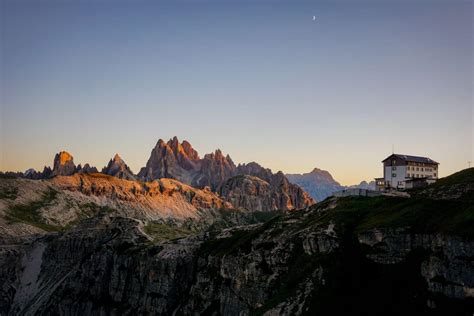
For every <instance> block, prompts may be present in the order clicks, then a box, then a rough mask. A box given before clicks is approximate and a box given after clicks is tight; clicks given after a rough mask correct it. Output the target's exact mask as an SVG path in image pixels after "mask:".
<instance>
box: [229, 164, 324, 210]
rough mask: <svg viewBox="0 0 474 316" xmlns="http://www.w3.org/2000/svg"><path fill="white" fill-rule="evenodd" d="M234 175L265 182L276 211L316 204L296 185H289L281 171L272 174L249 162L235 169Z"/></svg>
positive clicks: (268, 170)
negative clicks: (250, 177) (252, 177)
mask: <svg viewBox="0 0 474 316" xmlns="http://www.w3.org/2000/svg"><path fill="white" fill-rule="evenodd" d="M236 173H237V174H239V175H251V176H254V177H258V178H260V179H262V180H264V181H266V182H267V183H268V184H269V185H270V187H271V191H272V195H273V196H274V198H275V200H276V204H275V205H276V207H277V209H282V210H293V209H301V208H305V207H308V206H310V205H312V204H314V203H316V201H315V200H314V199H313V198H312V197H311V196H310V195H309V194H308V193H306V192H305V191H304V190H303V189H301V188H300V187H299V186H298V185H295V184H292V183H290V182H289V181H288V179H287V178H286V177H285V175H284V174H283V172H281V171H279V172H277V173H276V174H273V173H272V171H271V170H270V169H266V168H263V167H262V166H260V165H259V164H257V163H256V162H251V163H249V164H240V165H239V166H238V167H237V170H236Z"/></svg>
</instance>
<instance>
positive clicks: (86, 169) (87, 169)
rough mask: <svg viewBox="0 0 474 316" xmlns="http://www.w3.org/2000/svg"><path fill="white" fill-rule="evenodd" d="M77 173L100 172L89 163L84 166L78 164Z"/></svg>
mask: <svg viewBox="0 0 474 316" xmlns="http://www.w3.org/2000/svg"><path fill="white" fill-rule="evenodd" d="M76 172H77V173H97V172H99V171H98V170H97V168H96V167H91V166H90V165H89V164H88V163H86V164H85V165H84V167H82V166H81V164H79V165H77V168H76Z"/></svg>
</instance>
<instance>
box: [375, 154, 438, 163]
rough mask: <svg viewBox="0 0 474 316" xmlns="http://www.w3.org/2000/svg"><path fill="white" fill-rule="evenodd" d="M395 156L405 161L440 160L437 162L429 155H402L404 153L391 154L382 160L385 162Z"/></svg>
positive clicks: (428, 161) (429, 161)
mask: <svg viewBox="0 0 474 316" xmlns="http://www.w3.org/2000/svg"><path fill="white" fill-rule="evenodd" d="M393 156H395V157H397V158H400V159H402V160H405V161H411V162H422V163H435V164H439V162H436V161H434V160H433V159H430V158H428V157H418V156H410V155H402V154H391V155H390V156H388V157H387V158H385V159H384V160H382V162H385V161H386V160H388V159H390V158H392V157H393Z"/></svg>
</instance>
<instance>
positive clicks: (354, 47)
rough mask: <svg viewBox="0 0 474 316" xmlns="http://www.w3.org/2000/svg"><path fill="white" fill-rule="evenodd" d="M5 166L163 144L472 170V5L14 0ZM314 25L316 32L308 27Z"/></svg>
mask: <svg viewBox="0 0 474 316" xmlns="http://www.w3.org/2000/svg"><path fill="white" fill-rule="evenodd" d="M1 5H2V7H1V20H2V25H1V26H2V28H1V47H0V48H1V50H0V52H1V69H0V70H1V77H0V79H1V81H0V88H1V119H0V124H1V139H0V145H1V148H0V149H1V156H0V170H25V169H27V168H29V167H34V168H36V169H42V167H43V166H44V165H51V164H52V159H53V156H54V153H56V152H58V151H60V150H67V151H69V152H70V153H71V154H73V156H74V159H75V162H76V164H77V163H82V164H84V163H86V162H89V163H91V164H93V165H96V166H97V167H99V168H101V167H102V166H104V165H105V164H106V163H107V161H108V160H109V159H110V158H111V157H112V156H113V155H114V154H115V153H116V152H118V153H119V154H121V156H122V157H123V158H124V160H125V161H126V162H127V163H128V164H129V165H130V166H131V167H132V170H133V171H135V172H138V170H139V168H140V167H142V166H144V165H145V163H146V160H147V159H148V157H149V154H150V151H151V149H152V147H153V146H154V145H155V144H156V142H157V140H158V139H159V138H163V139H165V140H166V139H168V138H171V137H172V136H174V135H176V136H178V138H180V139H187V140H189V141H190V142H191V143H192V144H193V145H194V147H195V148H196V149H197V150H198V152H199V153H200V154H201V156H203V155H204V154H205V153H207V152H210V151H213V150H214V149H216V148H220V149H222V150H223V151H224V152H225V153H228V154H230V155H231V157H232V158H233V159H234V161H235V162H237V163H238V162H250V161H257V162H258V163H260V164H262V165H264V166H266V167H269V168H271V169H272V170H274V171H277V170H283V171H284V172H288V173H295V172H308V171H310V170H311V169H313V168H314V167H319V168H322V169H326V170H328V171H330V172H331V173H332V174H333V175H334V176H335V178H336V179H337V180H339V181H341V182H342V183H344V184H353V183H357V182H359V181H361V180H363V179H367V180H370V179H372V178H373V177H377V176H380V175H381V173H382V168H381V163H380V161H381V160H382V159H383V158H385V157H386V156H387V155H388V154H390V153H391V148H392V144H393V145H394V147H395V151H396V152H399V153H405V154H413V155H426V156H430V157H431V158H433V159H435V160H437V161H439V162H440V163H441V166H440V174H441V175H442V176H443V175H447V174H450V173H452V172H455V171H457V170H459V169H462V168H465V167H467V161H468V160H474V159H473V137H474V135H473V133H474V132H473V109H472V107H473V99H472V83H473V81H472V72H473V60H472V55H473V52H472V41H473V34H472V33H473V31H472V15H473V7H472V2H471V1H439V2H436V1H418V2H417V1H388V0H386V1H378V2H376V1H332V2H329V1H328V2H316V1H315V2H298V1H291V2H289V1H288V2H284V1H261V2H250V1H248V2H231V1H221V2H210V1H177V2H164V1H162V2H160V1H154V2H149V1H137V2H132V1H117V2H115V1H114V2H112V1H76V2H74V1H67V2H66V1H8V0H7V1H5V0H4V1H2V2H1ZM313 15H314V16H316V21H313V20H312V17H313Z"/></svg>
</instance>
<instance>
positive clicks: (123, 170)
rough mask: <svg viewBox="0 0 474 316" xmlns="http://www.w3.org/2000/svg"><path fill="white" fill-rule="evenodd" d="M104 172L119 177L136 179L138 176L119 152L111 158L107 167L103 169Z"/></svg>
mask: <svg viewBox="0 0 474 316" xmlns="http://www.w3.org/2000/svg"><path fill="white" fill-rule="evenodd" d="M102 173H104V174H108V175H111V176H114V177H117V178H121V179H127V180H135V179H136V177H135V175H134V174H133V172H132V170H130V168H129V167H128V166H127V164H126V163H125V162H124V161H123V159H122V158H121V157H120V156H119V154H115V156H114V158H113V159H110V161H109V163H108V165H107V167H104V168H103V169H102Z"/></svg>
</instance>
